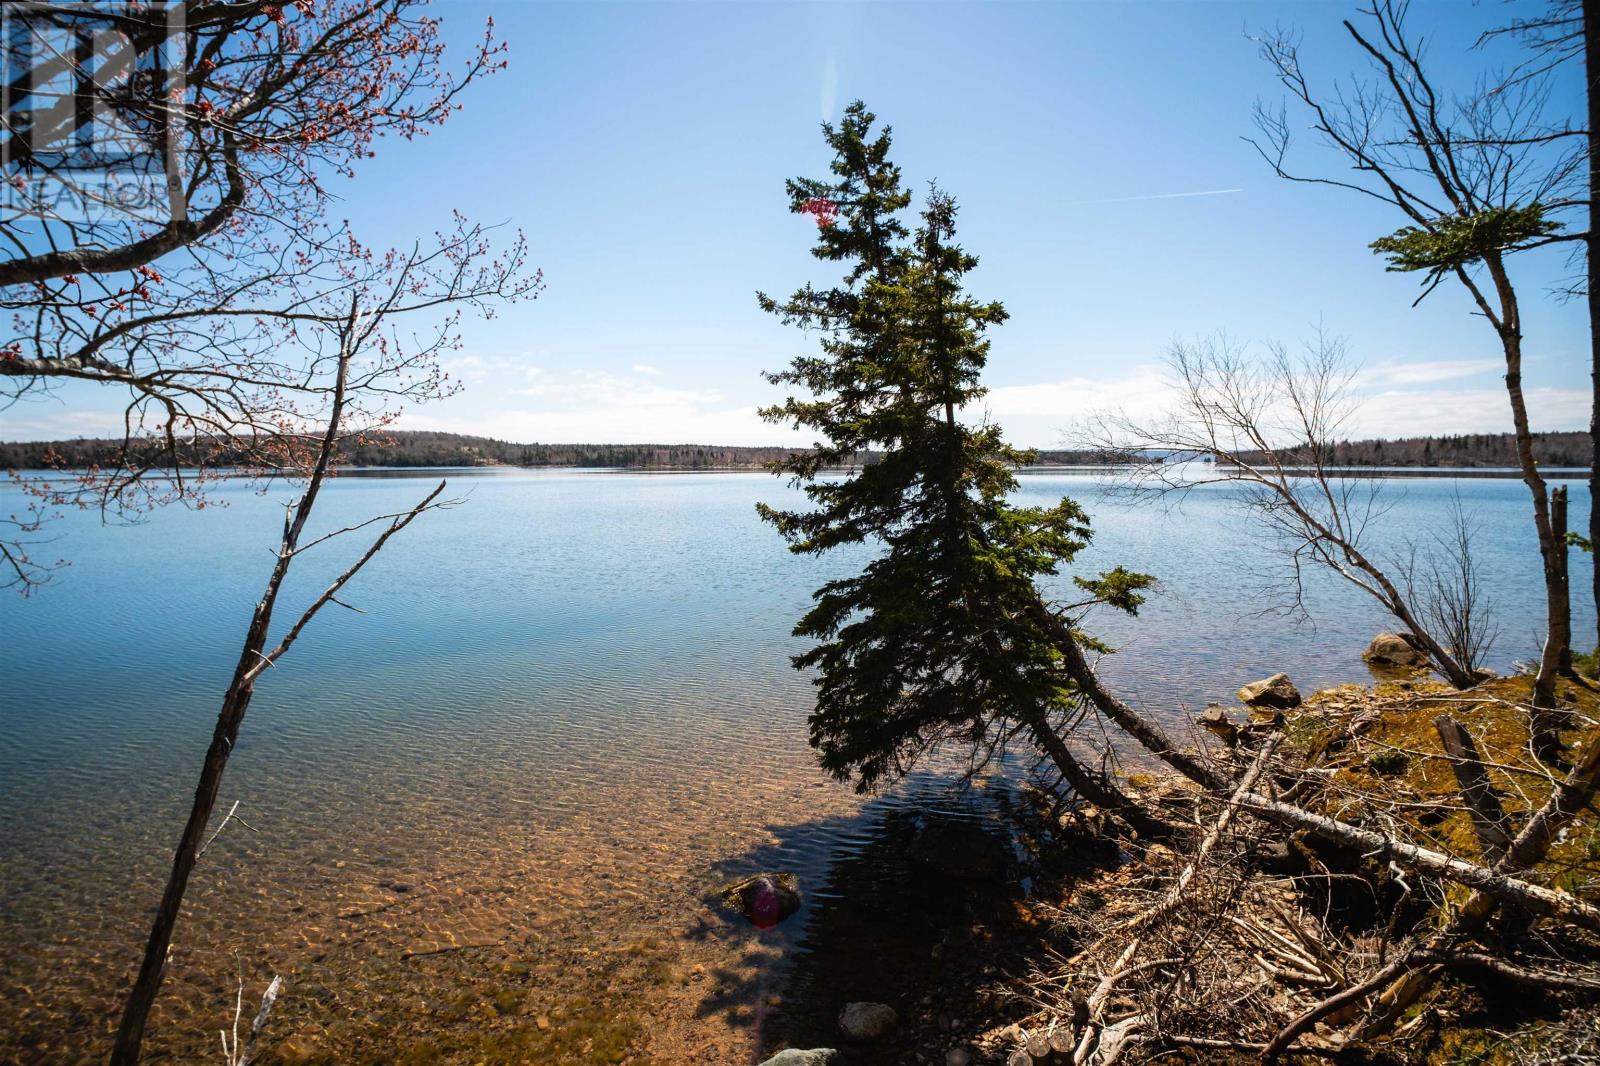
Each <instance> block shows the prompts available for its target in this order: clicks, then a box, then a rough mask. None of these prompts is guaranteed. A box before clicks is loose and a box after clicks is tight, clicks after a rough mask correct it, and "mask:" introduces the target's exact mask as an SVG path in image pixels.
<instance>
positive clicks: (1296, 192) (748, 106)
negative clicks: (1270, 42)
mask: <svg viewBox="0 0 1600 1066" xmlns="http://www.w3.org/2000/svg"><path fill="white" fill-rule="evenodd" d="M1354 6H1355V5H1354V4H1353V3H1351V4H1346V3H1332V2H1328V3H1320V2H1319V3H1277V4H1265V3H1250V4H1238V3H1199V2H1196V3H1145V2H1128V3H1116V4H1111V3H1105V4H1087V3H1063V4H981V5H980V4H955V3H945V4H936V5H924V4H888V3H882V4H845V3H837V4H811V5H791V4H777V3H770V4H766V3H764V4H755V3H749V4H735V3H721V4H676V3H651V4H643V5H640V4H621V3H588V4H544V3H531V2H523V3H511V2H498V3H467V2H465V0H443V2H442V3H440V4H439V6H438V7H437V8H436V11H437V12H438V13H439V14H441V15H442V16H443V17H444V18H445V21H446V32H447V36H449V37H450V38H451V39H453V40H457V41H460V42H461V43H462V44H463V45H465V44H466V43H467V42H468V41H469V40H470V39H472V38H473V37H475V36H476V35H477V34H478V33H479V32H481V28H482V23H483V20H484V18H485V17H486V16H488V15H491V14H492V15H493V17H494V20H495V23H496V27H497V32H498V33H499V34H500V35H501V36H503V37H504V38H505V39H506V40H507V41H508V42H509V44H510V49H511V50H510V57H509V58H510V67H509V69H508V70H506V71H505V72H503V73H501V74H498V75H496V76H495V77H493V78H490V79H488V80H487V81H485V82H483V83H482V84H480V85H477V86H475V87H474V88H473V90H472V91H471V92H470V93H469V94H468V95H467V97H466V101H465V102H466V110H465V112H464V113H463V114H461V115H459V116H456V117H454V118H452V119H451V121H450V122H449V123H448V124H447V125H446V126H445V127H444V128H443V129H442V130H440V131H437V132H435V133H434V134H433V135H431V136H430V137H428V138H426V139H422V140H419V141H416V142H412V143H403V142H390V143H385V144H382V145H381V146H380V151H379V155H378V157H377V158H376V159H374V160H372V161H370V162H369V163H368V164H367V166H366V168H365V170H364V172H363V173H362V174H361V175H360V176H359V177H358V178H357V179H356V180H355V181H353V182H346V183H339V184H336V185H335V188H336V189H337V190H338V191H339V193H340V194H341V196H342V197H343V198H344V203H343V204H341V205H340V206H339V207H338V208H336V211H337V213H339V214H343V215H347V216H348V217H349V218H350V220H351V221H352V222H353V223H355V224H356V226H357V228H358V231H360V232H361V233H362V234H363V235H364V236H365V237H366V239H367V240H368V241H369V242H372V243H378V244H384V243H396V242H404V241H406V240H407V239H408V237H409V236H410V235H413V234H416V233H419V232H423V233H425V232H428V231H430V230H432V229H433V228H435V227H436V226H442V225H443V224H445V223H446V222H447V216H448V212H449V210H450V209H451V208H453V207H459V208H460V209H461V210H463V211H465V212H467V213H468V214H469V215H471V216H472V217H474V218H477V219H480V220H486V221H508V222H511V223H513V224H514V225H517V226H520V227H521V228H523V229H524V230H525V231H526V233H527V234H528V238H529V242H530V245H531V248H532V253H533V260H534V262H535V263H536V264H538V265H539V266H541V267H542V268H543V269H544V271H545V277H546V280H547V285H548V287H547V289H546V291H545V294H544V295H543V296H542V297H541V298H540V299H539V300H538V301H536V302H534V303H530V304H524V305H520V306H516V307H513V308H510V309H508V310H506V311H505V312H504V313H503V314H502V315H501V317H500V318H499V319H498V320H496V321H494V322H490V323H486V324H476V323H469V324H468V326H467V329H466V339H467V346H466V349H465V350H464V351H463V352H462V353H460V355H458V356H457V357H455V358H453V359H452V360H451V364H452V365H451V369H452V370H453V372H454V373H455V374H456V375H457V376H459V377H460V378H461V379H462V380H463V381H464V382H465V384H466V386H467V388H466V391H465V393H464V394H463V395H461V396H460V397H457V398H455V399H452V400H450V401H447V402H445V403H441V404H435V405H432V406H428V407H424V408H420V409H417V410H415V411H412V412H408V414H407V416H406V418H405V420H404V423H403V424H404V425H406V426H410V427H413V428H439V429H448V430H456V431H462V432H474V433H485V434H491V435H494V436H499V437H504V438H510V439H515V440H522V441H661V442H678V441H697V442H708V443H725V444H757V443H769V442H770V443H789V442H792V441H793V440H794V438H792V437H791V436H790V435H789V434H788V432H787V431H786V430H785V429H783V428H781V427H775V426H768V425H765V424H763V423H761V422H760V421H759V420H758V419H757V418H756V416H755V414H754V409H755V408H756V407H757V406H758V405H760V404H763V403H768V402H772V401H773V400H775V399H777V398H778V395H779V394H778V391H777V390H776V389H774V388H773V387H771V386H768V385H767V384H765V383H764V382H763V381H762V379H761V377H760V371H761V370H762V369H764V368H765V369H770V368H776V367H778V366H780V365H782V364H784V363H785V362H787V360H788V359H789V358H790V357H792V356H793V355H794V354H796V353H797V352H799V351H802V350H806V349H807V346H808V343H809V342H808V341H807V339H806V338H805V337H804V336H802V335H801V334H799V333H798V332H797V331H792V330H789V329H786V328H784V327H783V326H782V325H781V324H780V323H778V322H777V321H776V320H775V319H771V318H769V317H767V316H765V315H763V314H761V312H760V311H759V310H758V309H757V307H756V303H755V298H754V293H755V291H756V290H757V289H758V288H760V289H763V290H766V291H769V292H773V293H787V292H788V291H790V290H791V289H793V288H794V287H796V286H797V285H799V284H800V283H802V282H804V281H805V280H807V279H813V280H816V281H818V282H825V281H827V280H829V277H830V275H829V273H828V270H827V266H826V264H821V263H819V262H817V261H815V260H813V259H812V258H811V257H810V255H809V254H808V248H809V244H810V237H811V232H812V230H811V225H812V224H811V223H810V222H809V221H807V220H805V219H801V218H797V217H795V216H792V215H789V214H788V213H787V211H786V208H785V199H784V195H783V180H784V179H785V178H786V177H790V176H793V175H819V176H820V175H822V174H823V173H824V171H825V168H826V165H827V161H828V156H827V153H826V149H825V147H824V145H823V143H822V140H821V137H820V136H819V132H818V123H819V122H820V121H821V120H822V119H824V118H834V117H837V115H838V113H839V111H840V109H842V107H843V106H844V105H845V104H846V103H848V102H849V101H850V100H851V99H854V98H856V97H860V98H863V99H865V100H866V101H867V103H868V105H869V106H870V107H871V108H872V109H873V110H874V111H876V112H877V113H878V115H879V116H880V117H881V118H883V119H884V120H886V121H888V122H890V123H891V124H892V125H893V126H894V130H895V142H896V149H897V150H896V158H897V159H898V161H899V162H900V163H901V165H902V167H903V169H904V172H905V176H906V178H907V180H908V181H909V182H910V183H911V184H912V185H913V187H916V188H919V189H920V188H921V187H922V186H923V183H925V182H926V181H927V180H929V179H934V178H936V179H938V181H939V182H940V184H941V185H942V186H944V187H945V188H947V189H949V190H950V191H952V192H953V193H954V194H955V195H956V196H957V197H958V199H959V200H960V202H961V204H962V216H961V217H962V230H961V239H962V241H963V243H964V244H966V246H967V247H968V248H969V249H971V250H972V251H974V252H976V253H977V254H978V255H979V256H980V258H981V261H982V262H981V266H980V267H979V269H978V270H977V271H976V272H975V273H974V274H973V275H972V276H971V284H972V288H973V290H974V292H975V293H976V294H978V295H979V296H982V297H984V298H998V299H1001V300H1003V301H1004V302H1005V304H1006V306H1007V308H1008V309H1009V310H1010V312H1011V315H1012V319H1011V321H1010V322H1009V323H1008V324H1006V325H1005V326H1004V327H1002V328H1000V329H999V330H997V331H996V332H995V334H994V348H993V352H992V355H991V362H990V367H989V372H988V375H987V382H988V384H989V385H990V386H991V388H992V390H993V392H992V394H991V396H990V398H989V400H988V411H989V413H990V415H991V416H992V417H994V418H996V419H997V420H999V421H1000V422H1001V423H1002V424H1003V425H1005V426H1006V428H1007V429H1008V431H1009V432H1010V435H1011V436H1012V437H1013V439H1015V440H1016V441H1017V442H1019V443H1022V444H1030V445H1043V446H1049V445H1052V444H1056V443H1058V442H1059V441H1060V439H1061V436H1062V427H1064V426H1066V425H1067V424H1069V423H1070V422H1071V421H1072V420H1073V419H1074V418H1076V417H1079V416H1081V415H1082V414H1083V413H1085V412H1086V411H1088V410H1091V409H1094V408H1100V407H1105V406H1116V405H1121V406H1126V407H1129V408H1131V409H1133V410H1136V411H1139V410H1149V409H1154V408H1155V407H1156V406H1159V403H1160V392H1161V389H1160V372H1159V371H1160V361H1161V358H1162V355H1163V351H1164V349H1165V348H1166V346H1167V345H1168V344H1169V343H1170V342H1171V341H1172V340H1173V339H1174V338H1177V337H1193V336H1196V335H1199V334H1203V333H1209V332H1212V331H1214V330H1218V329H1225V330H1226V331H1228V332H1229V333H1230V334H1231V335H1232V336H1234V337H1235V338H1238V339H1242V340H1265V339H1271V338H1280V339H1284V340H1290V341H1293V340H1295V339H1296V338H1299V337H1302V336H1305V335H1307V334H1308V333H1309V331H1310V329H1311V327H1312V326H1313V324H1314V323H1316V322H1317V321H1318V320H1321V321H1322V322H1324V323H1325V324H1326V326H1327V327H1328V328H1329V329H1330V330H1331V331H1333V332H1334V333H1337V334H1340V335H1343V336H1344V337H1346V338H1347V339H1348V341H1349V343H1350V346H1351V349H1352V352H1353V354H1354V355H1355V357H1356V358H1358V359H1359V361H1360V362H1361V363H1362V364H1363V365H1364V367H1365V370H1364V372H1363V375H1362V378H1361V384H1362V387H1363V389H1364V390H1365V391H1366V393H1367V394H1368V397H1369V398H1368V402H1367V403H1366V405H1365V406H1364V408H1363V411H1362V415H1361V418H1360V422H1359V424H1358V425H1357V426H1356V427H1354V428H1356V429H1357V430H1359V431H1362V432H1369V433H1374V434H1383V435H1399V434H1415V433H1438V432H1467V431H1501V430H1505V429H1508V428H1509V417H1508V415H1507V412H1506V402H1505V396H1504V391H1503V389H1502V388H1501V387H1500V383H1499V378H1498V374H1497V372H1496V369H1497V367H1498V366H1499V361H1498V355H1499V352H1498V346H1497V345H1496V343H1495V340H1494V337H1493V335H1492V333H1491V331H1490V330H1489V328H1488V327H1487V325H1486V324H1485V323H1484V322H1483V321H1482V320H1481V319H1478V318H1475V317H1473V316H1472V315H1471V314H1470V309H1469V307H1468V304H1467V301H1466V298H1465V297H1464V296H1463V295H1461V294H1460V293H1459V292H1458V291H1457V290H1456V288H1455V287H1450V286H1446V287H1444V288H1441V289H1440V290H1439V292H1438V293H1436V294H1435V295H1434V296H1433V297H1431V298H1430V299H1429V300H1428V301H1426V302H1425V303H1424V304H1423V305H1422V307H1420V308H1417V309H1412V307H1411V301H1412V299H1413V298H1414V297H1415V295H1416V291H1417V289H1416V279H1415V278H1414V277H1412V276H1406V275H1396V274H1388V273H1386V272H1385V271H1384V270H1383V269H1382V263H1381V262H1380V260H1378V259H1377V258H1376V257H1375V256H1373V254H1372V253H1371V252H1370V251H1368V249H1367V243H1368V242H1369V241H1371V240H1372V239H1373V238H1374V237H1377V236H1380V235H1382V234H1384V233H1387V232H1389V231H1390V230H1392V229H1394V228H1395V227H1396V225H1398V220H1397V219H1396V218H1395V217H1394V216H1393V214H1392V213H1391V212H1390V211H1388V210H1386V209H1385V208H1384V206H1383V205H1381V204H1377V203H1374V202H1364V201H1363V200H1362V199H1361V198H1359V197H1355V196H1353V195H1350V194H1345V193H1341V192H1339V191H1337V190H1329V189H1325V188H1317V187H1310V186H1299V185H1293V184H1289V183H1286V182H1283V181H1280V180H1278V179H1276V178H1274V177H1273V176H1272V174H1271V173H1270V171H1269V170H1268V168H1267V166H1266V164H1265V163H1264V162H1262V161H1261V159H1260V158H1259V157H1258V156H1257V155H1256V153H1255V151H1254V149H1252V148H1251V146H1250V145H1249V144H1247V143H1245V142H1244V140H1242V138H1243V137H1244V136H1246V135H1248V134H1250V133H1252V132H1253V127H1252V124H1251V118H1250V112H1251V106H1252V104H1253V103H1254V102H1255V101H1256V100H1257V99H1262V100H1265V101H1268V102H1274V101H1277V100H1278V99H1280V98H1281V95H1282V94H1281V91H1280V90H1279V88H1278V86H1277V84H1276V82H1275V81H1274V80H1273V78H1272V77H1271V74H1270V72H1269V71H1268V69H1267V67H1266V65H1265V64H1264V63H1263V62H1262V61H1261V60H1260V59H1259V58H1258V56H1257V48H1256V45H1255V44H1254V43H1253V42H1252V41H1251V40H1249V39H1248V36H1247V34H1248V33H1250V32H1252V31H1257V30H1260V29H1263V28H1267V27H1271V26H1274V25H1288V26H1294V27H1296V28H1298V29H1299V30H1301V31H1302V32H1303V34H1304V40H1305V45H1304V55H1305V59H1306V65H1307V68H1308V72H1310V73H1312V75H1313V77H1314V78H1316V79H1317V80H1320V81H1322V82H1324V83H1326V81H1327V80H1328V79H1330V78H1332V77H1333V76H1334V75H1336V74H1340V73H1343V72H1346V71H1349V70H1351V69H1353V68H1354V66H1355V64H1356V62H1357V57H1356V56H1355V55H1354V54H1353V52H1352V48H1351V46H1350V45H1349V44H1347V43H1346V40H1345V39H1344V37H1343V30H1342V29H1341V28H1340V27H1339V20H1340V19H1341V18H1342V17H1346V16H1347V15H1349V14H1350V12H1351V11H1352V10H1353V8H1354ZM1506 10H1507V8H1506V6H1505V5H1502V4H1500V3H1497V2H1496V3H1484V4H1481V5H1478V4H1470V3H1466V2H1454V0H1452V2H1434V3H1419V4H1417V5H1416V7H1415V10H1414V14H1413V22H1414V24H1415V25H1416V26H1417V27H1418V28H1419V29H1423V30H1425V31H1426V34H1427V36H1428V38H1429V40H1430V42H1431V44H1430V48H1431V55H1432V57H1433V60H1434V63H1435V67H1436V69H1437V70H1438V71H1440V72H1441V75H1442V80H1445V81H1447V82H1448V81H1452V80H1455V81H1456V82H1458V83H1459V81H1460V79H1462V78H1466V77H1469V76H1470V74H1471V73H1472V72H1473V71H1475V70H1477V69H1479V68H1480V67H1481V66H1482V65H1484V64H1485V63H1486V62H1488V58H1487V57H1485V56H1484V55H1483V54H1481V53H1472V52H1469V51H1468V46H1469V45H1470V44H1471V41H1472V39H1473V37H1474V36H1475V34H1476V31H1477V29H1478V28H1480V27H1481V26H1484V25H1488V24H1490V23H1492V22H1495V21H1497V20H1500V19H1502V18H1503V17H1504V15H1505V13H1506ZM1563 92H1564V93H1565V94H1566V95H1565V96H1564V97H1560V98H1558V99H1565V100H1570V101H1573V102H1576V99H1577V97H1576V95H1575V90H1574V89H1573V88H1572V86H1570V85H1568V86H1565V87H1563ZM1302 145H1303V148H1304V149H1305V154H1304V155H1303V156H1302V158H1303V160H1304V162H1305V163H1306V164H1307V166H1308V167H1310V168H1312V169H1315V168H1316V167H1317V166H1318V165H1319V160H1320V162H1321V163H1323V164H1330V163H1331V164H1332V165H1338V164H1337V162H1336V161H1330V160H1328V159H1327V158H1326V157H1321V156H1319V155H1318V154H1317V153H1316V151H1315V150H1314V148H1313V145H1312V144H1311V143H1310V142H1309V140H1306V139H1304V138H1303V139H1302ZM1218 190H1227V191H1225V192H1218ZM1197 193H1215V194H1214V195H1179V194H1197ZM1518 269H1519V276H1520V277H1521V279H1522V281H1523V291H1524V293H1525V299H1526V304H1527V308H1526V318H1527V323H1526V327H1525V334H1526V338H1527V339H1526V345H1527V366H1526V380H1527V384H1528V386H1529V387H1530V403H1531V404H1532V406H1533V408H1534V419H1535V425H1536V428H1545V429H1557V428H1562V429H1575V428H1579V427H1581V426H1583V425H1585V424H1586V423H1587V420H1588V405H1587V395H1588V374H1587V368H1588V356H1587V348H1586V339H1585V330H1586V322H1585V316H1584V312H1583V307H1582V305H1581V303H1572V302H1569V303H1561V302H1559V301H1557V300H1555V299H1553V298H1551V297H1549V296H1548V295H1547V290H1548V289H1549V287H1550V286H1551V285H1552V284H1553V283H1554V282H1555V281H1556V280H1557V279H1558V278H1559V277H1560V276H1561V275H1562V274H1563V272H1564V268H1563V256H1562V254H1560V253H1553V254H1549V255H1544V256H1543V257H1542V258H1541V257H1538V256H1531V257H1525V258H1524V259H1523V260H1522V261H1521V262H1520V264H1519V268H1518ZM112 409H114V408H113V407H110V406H108V407H107V408H106V409H105V410H106V412H109V411H110V410H112ZM103 415H104V412H101V411H100V410H99V408H98V404H97V403H96V402H95V401H93V400H92V398H91V397H90V396H87V395H84V394H79V393H75V392H71V393H63V394H62V396H61V398H60V401H59V403H58V404H56V405H54V406H33V407H29V408H27V409H25V410H22V411H17V410H13V411H12V412H10V413H8V415H7V416H6V420H7V422H9V423H11V428H9V429H6V428H0V436H11V437H18V436H28V437H38V436H53V435H58V434H59V433H60V432H62V431H64V430H68V429H69V428H70V429H72V430H74V431H76V430H81V429H87V430H93V429H95V428H96V426H95V425H94V423H95V422H96V421H98V420H99V419H101V418H102V417H103Z"/></svg>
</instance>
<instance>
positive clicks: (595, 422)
mask: <svg viewBox="0 0 1600 1066" xmlns="http://www.w3.org/2000/svg"><path fill="white" fill-rule="evenodd" d="M653 370H654V368H646V369H639V368H635V370H634V372H632V373H609V372H603V371H590V370H577V371H567V372H559V371H549V372H546V373H543V374H540V375H538V376H537V377H534V378H532V379H531V381H530V383H529V384H528V385H526V386H524V387H522V388H517V389H514V390H511V391H510V395H511V396H515V397H520V398H521V399H522V400H523V401H525V402H524V403H522V404H519V405H518V406H516V407H514V408H511V409H505V410H499V411H491V412H485V413H482V414H479V415H476V416H474V417H472V418H471V419H470V420H468V419H464V418H460V417H452V416H451V415H450V414H448V413H447V412H445V411H443V410H438V409H434V410H425V411H423V412H419V413H407V414H406V416H405V417H404V418H402V420H401V423H400V427H399V428H401V429H437V430H443V431H447V432H463V433H473V434H479V435H485V436H491V437H497V438H499V439H502V440H512V441H522V442H529V441H544V442H547V443H574V444H691V443H692V444H783V445H798V444H803V443H806V442H805V441H804V440H802V439H801V438H800V437H799V435H797V434H795V433H794V432H793V431H791V430H789V429H788V428H787V427H784V426H775V425H771V424H768V423H766V422H764V421H762V419H761V418H760V416H759V415H757V414H756V407H755V405H754V404H753V403H747V402H738V401H735V400H733V399H730V398H729V397H728V396H727V395H726V394H724V393H723V392H722V391H721V390H720V389H710V388H689V387H682V386H673V385H670V384H666V383H664V382H662V381H659V380H656V377H657V376H658V374H659V372H657V373H655V374H653V373H651V371H653ZM510 402H512V403H516V402H517V401H515V400H513V401H510Z"/></svg>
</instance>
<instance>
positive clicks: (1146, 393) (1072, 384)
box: [967, 359, 1590, 447]
mask: <svg viewBox="0 0 1600 1066" xmlns="http://www.w3.org/2000/svg"><path fill="white" fill-rule="evenodd" d="M1499 369H1500V364H1499V363H1498V362H1497V361H1495V360H1467V359H1463V360H1448V361H1445V360H1441V361H1437V362H1432V363H1413V364H1407V365H1400V364H1395V365H1390V366H1384V367H1380V368H1377V369H1376V370H1375V371H1367V372H1364V373H1363V374H1362V375H1361V376H1360V377H1359V378H1358V379H1357V382H1356V386H1357V395H1358V397H1359V400H1358V402H1357V403H1356V405H1355V407H1354V409H1353V411H1352V413H1351V418H1350V420H1349V421H1348V422H1347V423H1346V425H1345V427H1344V435H1345V436H1348V437H1351V438H1358V437H1389V438H1397V437H1418V436H1436V435H1441V434H1458V433H1509V432H1510V431H1511V412H1510V407H1509V401H1508V400H1507V398H1506V391H1505V389H1504V388H1501V387H1499V386H1498V385H1490V386H1484V387H1477V388H1404V387H1397V386H1405V385H1423V384H1429V383H1433V382H1443V381H1452V380H1460V379H1462V378H1467V377H1471V376H1474V375H1478V374H1485V373H1490V372H1492V371H1496V370H1499ZM1524 396H1525V398H1526V399H1527V403H1528V411H1529V417H1530V420H1531V422H1532V426H1533V429H1534V431H1535V432H1548V431H1556V430H1572V429H1578V428H1581V427H1582V426H1584V425H1586V424H1587V423H1588V419H1589V403H1590V395H1589V392H1588V390H1586V389H1573V388H1557V387H1553V386H1542V387H1535V388H1527V389H1525V390H1524ZM1172 399H1173V397H1172V392H1171V388H1170V384H1169V380H1168V378H1167V376H1166V374H1165V371H1164V368H1163V367H1161V366H1159V365H1156V364H1147V365H1138V366H1134V367H1132V368H1130V369H1129V370H1128V371H1127V372H1126V373H1124V374H1121V375H1118V376H1116V377H1071V378H1063V379H1061V380H1059V381H1048V382H1039V383H1037V384H1028V385H1007V386H1002V387H999V388H995V389H993V390H991V391H990V392H989V394H988V395H987V396H986V397H985V398H984V399H983V401H981V405H980V407H981V409H980V410H976V411H971V412H967V413H968V415H969V417H978V416H981V415H983V414H984V413H987V415H988V416H989V417H990V419H991V420H993V421H995V422H998V423H1000V424H1001V425H1002V426H1003V427H1005V429H1006V433H1007V435H1008V436H1009V437H1010V438H1011V439H1012V440H1014V441H1015V442H1016V443H1019V444H1025V445H1030V446H1034V447H1061V446H1063V444H1064V443H1068V442H1067V441H1066V440H1065V438H1067V437H1069V436H1070V431H1071V429H1072V427H1073V426H1074V425H1078V424H1081V423H1082V422H1083V421H1084V420H1086V419H1087V418H1088V417H1090V416H1092V415H1095V414H1097V413H1100V412H1107V411H1117V412H1122V413H1125V414H1127V415H1128V416H1130V417H1131V418H1133V419H1134V420H1135V421H1149V420H1152V419H1153V418H1155V417H1157V416H1159V415H1160V414H1162V413H1163V412H1166V411H1169V410H1171V406H1172Z"/></svg>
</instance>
